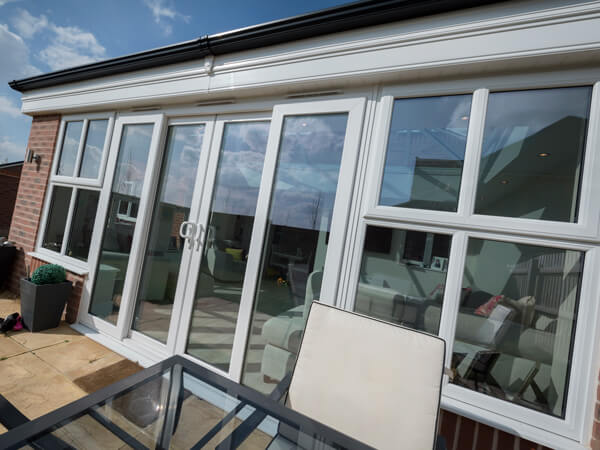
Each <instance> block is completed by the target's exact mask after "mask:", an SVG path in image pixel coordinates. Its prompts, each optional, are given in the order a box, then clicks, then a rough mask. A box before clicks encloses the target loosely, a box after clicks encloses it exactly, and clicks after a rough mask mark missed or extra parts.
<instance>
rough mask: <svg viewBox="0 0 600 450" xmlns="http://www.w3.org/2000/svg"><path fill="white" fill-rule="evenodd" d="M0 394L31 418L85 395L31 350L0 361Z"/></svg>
mask: <svg viewBox="0 0 600 450" xmlns="http://www.w3.org/2000/svg"><path fill="white" fill-rule="evenodd" d="M0 393H2V395H3V396H4V397H6V399H7V400H8V401H9V402H11V403H12V404H13V405H14V406H15V407H16V408H17V409H18V410H19V411H21V412H22V413H23V414H24V415H26V416H27V417H28V418H30V419H33V418H36V417H39V416H41V415H43V414H46V413H49V412H50V411H54V410H55V409H57V408H60V407H61V406H64V405H66V404H67V403H70V402H72V401H75V400H77V399H78V398H81V397H83V396H84V395H86V392H85V391H83V390H82V389H80V388H79V387H77V386H76V385H75V384H73V383H72V382H71V380H69V379H68V378H67V377H65V376H64V375H62V374H61V373H59V372H58V371H57V370H56V369H54V368H53V367H52V366H51V365H49V364H48V363H46V362H45V361H42V360H41V359H40V358H38V357H37V356H36V355H34V354H32V353H24V354H22V355H18V356H14V357H12V358H8V359H6V360H4V361H2V364H0Z"/></svg>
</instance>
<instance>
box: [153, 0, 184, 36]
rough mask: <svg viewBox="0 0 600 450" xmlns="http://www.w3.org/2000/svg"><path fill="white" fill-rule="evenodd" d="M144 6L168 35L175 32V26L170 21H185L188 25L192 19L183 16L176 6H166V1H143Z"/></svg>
mask: <svg viewBox="0 0 600 450" xmlns="http://www.w3.org/2000/svg"><path fill="white" fill-rule="evenodd" d="M142 1H143V3H144V5H146V6H147V7H148V8H149V9H150V12H151V13H152V16H153V17H154V21H155V22H156V23H157V24H158V25H159V26H160V27H161V28H162V29H163V32H164V33H165V34H166V35H169V34H171V33H172V32H173V26H172V25H171V24H170V23H168V22H167V21H168V20H176V19H180V20H183V21H184V22H185V23H188V22H189V21H190V19H191V17H190V16H186V15H184V14H181V13H179V12H177V11H176V10H175V7H174V6H167V5H166V4H165V0H142Z"/></svg>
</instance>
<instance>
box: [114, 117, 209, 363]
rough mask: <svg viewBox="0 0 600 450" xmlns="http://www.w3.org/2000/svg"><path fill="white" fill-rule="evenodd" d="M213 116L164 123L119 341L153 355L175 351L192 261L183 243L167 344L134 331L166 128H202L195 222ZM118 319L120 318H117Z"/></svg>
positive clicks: (194, 194)
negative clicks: (196, 126) (131, 286)
mask: <svg viewBox="0 0 600 450" xmlns="http://www.w3.org/2000/svg"><path fill="white" fill-rule="evenodd" d="M214 121H215V116H214V115H208V116H194V117H185V118H169V119H168V120H166V124H165V127H164V130H163V134H162V136H161V141H160V151H159V155H157V157H158V161H157V167H156V172H155V173H154V174H153V178H152V183H151V184H152V185H151V190H150V192H149V194H148V195H149V200H148V201H149V202H150V208H149V210H148V211H147V216H145V217H144V235H143V236H144V237H143V239H142V242H141V244H140V247H139V249H138V251H139V261H138V262H137V266H136V270H135V272H134V273H133V276H132V283H133V284H134V288H133V289H132V291H131V292H130V296H129V297H128V298H127V299H126V303H127V311H126V313H125V314H124V317H123V321H124V324H123V328H121V336H120V338H121V339H125V338H127V337H129V338H130V339H131V340H132V341H134V342H137V343H139V344H140V345H142V346H146V347H147V348H149V349H151V350H154V351H156V352H160V353H161V354H162V355H163V356H165V357H166V356H169V355H171V354H172V353H173V349H174V341H175V338H176V336H175V334H176V333H175V331H174V327H175V328H176V324H177V323H178V320H174V318H175V317H177V318H178V317H179V309H180V308H181V301H182V299H181V298H182V296H183V292H184V290H185V283H186V282H187V277H188V268H189V260H190V258H191V253H192V251H191V250H190V248H189V246H188V242H187V241H186V242H185V245H184V247H183V254H182V256H181V262H180V264H179V275H178V277H177V285H176V289H175V298H174V301H173V310H172V312H171V320H170V321H169V330H168V337H167V342H166V343H162V342H160V341H159V340H157V339H154V338H151V337H149V336H147V335H145V334H144V333H142V332H141V331H137V330H134V329H133V320H134V315H135V307H136V302H137V294H138V289H139V285H140V281H141V277H142V272H143V268H144V258H145V255H146V249H147V246H148V238H149V232H150V225H151V221H152V214H153V213H154V209H155V207H156V195H157V192H158V185H159V182H160V174H161V171H162V169H163V167H162V164H163V159H164V155H165V151H166V150H167V148H166V146H167V138H168V134H169V128H170V127H171V126H180V125H201V124H203V125H204V137H203V139H202V147H201V150H200V159H199V161H198V168H197V169H196V181H195V185H194V187H193V192H192V202H191V205H190V214H189V219H188V220H189V221H194V219H195V217H196V215H197V209H198V203H199V200H198V199H202V191H203V189H204V186H205V184H206V183H205V178H206V170H207V162H208V159H209V151H210V148H211V140H212V136H213V130H214ZM119 317H121V316H119Z"/></svg>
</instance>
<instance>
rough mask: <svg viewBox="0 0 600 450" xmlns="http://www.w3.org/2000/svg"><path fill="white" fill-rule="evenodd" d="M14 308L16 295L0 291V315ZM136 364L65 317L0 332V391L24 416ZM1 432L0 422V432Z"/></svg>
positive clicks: (56, 405)
mask: <svg viewBox="0 0 600 450" xmlns="http://www.w3.org/2000/svg"><path fill="white" fill-rule="evenodd" d="M14 312H20V304H19V299H18V298H16V297H15V296H14V295H12V294H10V293H7V292H4V293H0V317H6V316H7V315H9V314H12V313H14ZM141 369H142V368H141V367H140V366H138V365H137V364H135V363H133V362H131V361H129V360H127V359H125V358H124V357H122V356H120V355H118V354H117V353H114V352H113V351H111V350H109V349H108V348H106V347H104V346H102V345H100V344H98V343H96V342H94V341H92V340H91V339H89V338H87V337H85V336H83V335H82V334H79V333H77V332H76V331H75V330H73V329H72V328H71V327H69V325H67V324H66V323H64V322H61V325H60V326H59V327H58V328H55V329H52V330H47V331H42V332H38V333H31V332H29V331H27V330H23V331H16V332H9V333H7V334H6V335H5V334H0V394H2V395H3V396H4V397H6V399H7V400H8V401H10V402H11V403H12V404H13V405H15V407H16V408H17V409H19V411H21V412H22V413H23V414H24V415H25V416H27V417H28V418H29V419H34V418H36V417H39V416H41V415H43V414H46V413H48V412H50V411H53V410H55V409H57V408H59V407H61V406H64V405H66V404H67V403H70V402H72V401H74V400H77V399H78V398H80V397H83V396H85V395H87V394H89V393H91V392H94V391H96V390H98V389H101V388H102V387H104V386H107V385H109V384H111V383H114V382H115V381H118V380H120V379H123V378H125V377H127V376H129V375H132V374H134V373H135V372H138V371H139V370H141ZM5 431H6V429H5V428H4V427H3V426H2V425H0V433H3V432H5Z"/></svg>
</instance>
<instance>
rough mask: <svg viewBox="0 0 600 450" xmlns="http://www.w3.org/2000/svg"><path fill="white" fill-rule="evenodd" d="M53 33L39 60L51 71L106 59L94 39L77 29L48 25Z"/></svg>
mask: <svg viewBox="0 0 600 450" xmlns="http://www.w3.org/2000/svg"><path fill="white" fill-rule="evenodd" d="M49 29H50V31H51V32H52V33H53V35H54V36H53V37H52V39H51V42H50V45H48V46H47V47H46V48H44V49H43V50H41V51H40V53H39V55H38V56H39V58H40V59H41V60H42V61H44V62H45V63H46V64H48V66H50V68H51V69H52V70H59V69H64V68H66V67H73V66H79V65H82V64H89V63H92V62H95V61H98V60H99V59H102V58H104V57H106V49H105V48H104V47H103V46H102V45H100V43H99V42H98V40H97V39H96V37H95V36H94V35H93V34H92V33H90V32H88V31H83V30H82V29H81V28H79V27H60V26H57V25H54V24H53V23H50V24H49Z"/></svg>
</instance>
